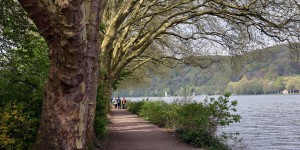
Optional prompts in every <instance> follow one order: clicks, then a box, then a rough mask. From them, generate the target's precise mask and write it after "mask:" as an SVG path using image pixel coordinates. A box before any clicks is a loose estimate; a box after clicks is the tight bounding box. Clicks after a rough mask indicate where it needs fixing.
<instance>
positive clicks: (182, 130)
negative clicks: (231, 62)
mask: <svg viewBox="0 0 300 150" xmlns="http://www.w3.org/2000/svg"><path fill="white" fill-rule="evenodd" d="M229 96H230V94H225V95H224V96H220V97H218V98H210V99H205V100H204V102H203V103H196V102H192V101H190V100H188V101H187V100H175V101H174V102H173V103H171V104H169V103H166V102H163V101H146V102H145V101H140V102H130V103H129V105H128V107H129V110H130V111H131V112H133V113H135V114H139V115H140V116H141V117H143V118H145V119H146V120H149V121H150V122H152V123H154V124H157V125H158V126H161V127H169V128H172V129H175V130H176V131H177V133H178V134H179V137H180V138H181V139H182V140H184V141H186V142H187V143H190V144H193V145H195V146H197V147H205V148H208V149H211V150H227V149H230V148H229V146H227V145H226V144H223V143H222V142H223V141H224V140H225V139H230V138H232V137H231V135H230V136H227V135H226V134H224V135H222V136H220V137H218V136H216V134H215V133H216V131H217V127H218V126H226V125H229V124H231V123H233V122H238V121H239V120H240V116H239V115H237V114H232V112H236V109H235V106H236V105H237V101H232V102H230V101H229ZM221 137H222V138H221Z"/></svg>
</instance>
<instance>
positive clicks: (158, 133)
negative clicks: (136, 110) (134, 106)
mask: <svg viewBox="0 0 300 150" xmlns="http://www.w3.org/2000/svg"><path fill="white" fill-rule="evenodd" d="M109 119H110V121H111V122H112V123H111V124H110V125H109V130H110V134H111V136H110V142H109V145H108V148H107V149H110V150H196V149H197V148H193V147H192V146H190V145H187V144H185V143H183V142H181V141H180V140H178V139H177V138H176V137H174V136H173V135H172V133H168V132H166V131H164V130H163V129H161V128H158V127H156V126H154V125H152V124H150V123H148V122H147V121H144V120H143V119H141V118H138V117H137V116H136V115H134V114H132V113H131V112H128V111H127V110H112V115H111V116H110V117H109Z"/></svg>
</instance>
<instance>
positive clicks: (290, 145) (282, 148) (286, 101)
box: [128, 95, 300, 150]
mask: <svg viewBox="0 0 300 150" xmlns="http://www.w3.org/2000/svg"><path fill="white" fill-rule="evenodd" d="M204 97H205V96H196V97H194V99H195V100H197V101H201V100H203V99H204ZM128 99H129V100H141V99H143V98H137V97H136V98H128ZM157 99H160V100H164V101H167V102H170V101H171V100H172V99H174V97H160V98H158V97H150V98H149V100H157ZM230 100H238V106H237V109H238V114H240V115H241V116H242V119H241V121H240V123H234V124H231V125H230V126H229V127H226V128H221V129H220V130H221V131H225V132H239V133H240V136H241V137H242V138H243V142H242V145H243V146H242V147H246V148H243V149H246V150H300V95H245V96H231V97H230ZM237 149H239V148H237Z"/></svg>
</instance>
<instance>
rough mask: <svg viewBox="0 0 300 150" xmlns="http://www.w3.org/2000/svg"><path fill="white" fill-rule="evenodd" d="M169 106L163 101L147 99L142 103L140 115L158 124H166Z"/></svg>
mask: <svg viewBox="0 0 300 150" xmlns="http://www.w3.org/2000/svg"><path fill="white" fill-rule="evenodd" d="M168 109H169V107H168V104H167V103H166V102H163V101H152V102H151V101H147V102H145V103H144V105H142V109H141V110H140V112H139V115H140V116H141V117H143V118H145V119H146V120H149V121H150V122H152V123H154V124H157V125H158V126H161V127H163V126H165V125H166V118H167V116H166V115H167V111H168Z"/></svg>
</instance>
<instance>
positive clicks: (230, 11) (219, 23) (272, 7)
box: [100, 0, 300, 82]
mask: <svg viewBox="0 0 300 150" xmlns="http://www.w3.org/2000/svg"><path fill="white" fill-rule="evenodd" d="M298 7H299V3H298V1H289V2H286V1H284V0H279V1H273V0H264V1H261V0H222V1H220V0H177V1H174V0H152V1H145V0H139V1H137V0H136V1H129V2H128V1H124V0H116V1H109V2H108V3H107V5H106V7H105V9H104V14H103V17H102V20H103V21H104V22H105V25H106V30H105V33H104V35H103V38H102V40H103V42H102V44H101V49H102V50H101V54H100V56H101V58H102V59H101V63H100V64H101V66H103V67H102V68H103V69H105V70H104V71H102V73H103V74H104V77H102V79H103V81H104V80H110V81H111V82H114V81H115V80H117V79H118V78H119V76H120V75H123V73H124V71H125V72H128V71H129V72H131V71H132V70H135V69H136V68H137V67H139V66H141V65H143V64H146V63H148V62H153V61H158V62H164V60H169V59H175V60H178V61H181V62H184V63H187V64H195V65H198V66H201V67H203V68H206V67H209V66H210V65H211V63H213V62H216V61H219V60H218V58H217V57H207V56H208V55H210V56H211V55H215V54H217V55H223V54H229V55H241V54H243V53H245V52H248V51H250V50H251V49H257V48H259V47H262V45H267V43H268V42H269V41H273V42H274V40H275V39H276V40H277V41H280V42H281V41H288V40H294V41H295V40H296V41H297V37H299V33H298V31H297V28H298V27H297V25H296V24H298V23H299V16H300V15H299V9H298ZM157 54H158V55H157ZM212 58H214V59H212ZM122 72H123V73H122Z"/></svg>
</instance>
